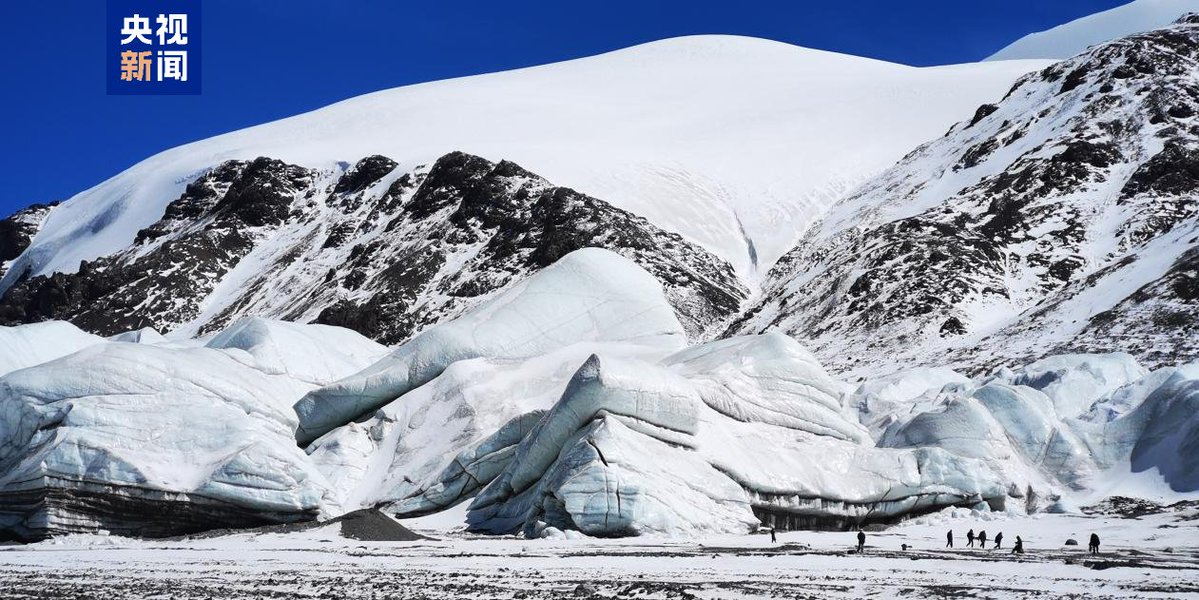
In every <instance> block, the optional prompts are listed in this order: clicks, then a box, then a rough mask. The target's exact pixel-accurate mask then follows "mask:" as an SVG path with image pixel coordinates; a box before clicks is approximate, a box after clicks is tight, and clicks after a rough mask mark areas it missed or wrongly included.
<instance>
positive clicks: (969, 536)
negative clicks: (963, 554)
mask: <svg viewBox="0 0 1199 600" xmlns="http://www.w3.org/2000/svg"><path fill="white" fill-rule="evenodd" d="M966 547H967V548H973V547H974V530H973V529H971V530H970V531H967V532H966Z"/></svg>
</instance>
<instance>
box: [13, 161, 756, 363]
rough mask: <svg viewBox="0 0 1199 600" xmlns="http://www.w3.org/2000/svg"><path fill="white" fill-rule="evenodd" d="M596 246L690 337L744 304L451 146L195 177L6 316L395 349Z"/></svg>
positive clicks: (710, 277) (605, 213)
mask: <svg viewBox="0 0 1199 600" xmlns="http://www.w3.org/2000/svg"><path fill="white" fill-rule="evenodd" d="M588 246H591V247H604V248H608V249H611V250H614V251H617V252H620V253H621V254H624V255H626V256H628V257H630V258H632V259H633V260H635V261H637V262H638V263H639V264H641V265H642V266H644V267H645V268H647V269H648V270H649V271H650V272H651V273H653V274H654V275H655V276H656V277H658V279H659V280H660V281H662V282H663V284H664V285H665V286H666V289H667V296H668V297H669V298H670V300H671V303H672V304H673V305H674V307H675V309H676V310H677V311H678V313H679V315H680V317H681V318H682V319H683V322H684V324H685V326H686V328H687V331H688V332H689V333H690V334H691V335H693V336H695V337H701V336H703V335H704V334H705V333H706V332H709V331H715V330H719V328H720V326H721V324H722V323H724V322H726V321H728V320H729V319H730V318H731V317H732V316H733V315H734V314H735V313H736V311H737V310H739V308H740V306H741V304H742V301H743V300H744V299H745V298H746V296H747V295H748V292H747V290H746V288H745V287H744V286H743V285H742V284H741V283H740V281H739V280H738V278H737V277H736V274H735V273H733V270H732V268H731V267H729V265H728V264H727V263H725V262H724V261H722V260H720V259H719V258H717V257H715V256H713V255H712V254H710V253H709V252H707V251H706V250H704V249H703V248H702V247H700V246H698V245H696V244H694V243H691V242H688V241H687V240H685V239H683V238H682V237H680V236H679V235H678V234H673V233H668V232H665V231H663V230H661V229H659V228H658V227H655V226H654V225H653V224H651V223H649V222H648V221H646V220H645V219H643V218H641V217H637V216H635V215H632V214H630V213H627V212H625V211H623V210H620V209H617V208H615V207H613V206H611V205H609V204H608V203H606V202H603V201H602V200H598V199H595V198H591V197H588V196H585V195H583V194H580V193H578V192H575V191H573V190H570V189H567V188H561V187H556V186H553V185H551V184H550V183H549V182H547V181H546V180H544V179H542V178H540V177H538V176H536V175H534V174H532V173H529V172H528V171H525V170H524V169H522V168H520V167H519V166H517V165H516V164H514V163H511V162H500V163H498V164H497V163H491V162H489V161H487V160H484V159H482V158H478V157H476V156H471V155H467V154H463V153H451V154H448V155H446V156H443V157H441V158H439V159H438V160H437V161H435V162H434V163H432V164H431V165H428V166H418V167H416V168H415V169H413V170H406V169H404V168H403V167H400V166H399V165H397V163H395V162H394V161H392V160H390V159H388V158H386V157H382V156H370V157H367V158H364V159H362V160H360V161H358V162H357V163H356V164H355V165H354V166H353V167H350V168H348V169H347V170H345V171H344V172H343V171H341V170H336V171H333V172H327V171H318V170H314V169H308V168H304V167H300V166H297V165H289V164H286V163H283V162H282V161H278V160H273V159H268V158H258V159H255V160H253V161H248V162H245V161H229V162H226V163H223V164H221V165H220V166H218V167H217V168H215V169H213V170H211V171H209V172H207V173H205V174H204V175H202V176H200V177H199V178H198V179H196V180H195V181H193V182H192V183H191V184H189V185H188V187H187V189H186V190H185V191H184V193H183V194H182V195H181V196H180V197H179V198H178V199H176V200H175V201H173V202H172V203H171V204H169V205H168V206H167V210H166V214H165V215H164V216H163V218H162V219H161V220H159V221H158V222H157V223H154V224H153V225H151V226H150V227H147V228H146V229H144V230H142V231H140V232H138V234H137V239H136V241H135V242H134V244H133V245H132V246H130V247H129V248H127V249H125V250H123V251H121V252H119V253H117V254H114V255H111V256H108V257H103V258H100V259H97V260H95V261H91V262H85V263H83V265H82V266H81V268H80V269H79V270H78V271H76V272H74V273H70V274H67V273H54V274H51V275H49V276H36V277H32V278H25V279H22V280H20V281H19V282H17V283H16V284H15V285H14V286H13V287H12V288H10V289H9V290H8V292H7V294H5V296H4V298H3V299H2V300H0V319H3V320H4V321H7V322H8V323H20V322H36V321H40V320H44V319H68V320H70V321H72V322H73V323H75V324H77V325H79V326H81V327H83V328H84V329H87V330H89V331H93V332H97V333H101V334H104V335H114V334H117V333H119V332H122V331H127V330H132V329H140V328H145V327H150V328H153V329H156V330H158V331H173V332H174V333H175V334H176V335H177V336H180V337H189V336H192V335H196V334H207V333H211V332H213V331H216V330H219V329H221V328H223V327H225V326H226V325H227V324H229V323H230V322H232V321H233V320H235V319H236V318H238V317H240V316H245V315H250V316H265V317H273V318H280V319H287V320H293V321H300V322H310V321H316V322H320V323H328V324H334V325H342V326H345V327H349V328H351V329H354V330H356V331H359V332H360V333H363V334H365V335H368V336H370V337H372V338H374V339H376V340H379V341H382V342H385V343H397V342H400V341H403V340H406V339H408V337H410V336H411V335H413V334H414V333H417V332H419V331H420V330H421V329H423V328H425V327H427V326H429V325H431V324H434V323H437V322H440V321H443V320H446V319H448V318H451V317H454V316H456V315H458V314H461V313H462V312H463V311H464V310H465V309H467V308H469V307H472V306H475V305H477V304H479V303H480V302H482V301H483V300H485V299H486V298H488V297H489V296H491V295H493V294H495V293H497V292H499V291H500V290H503V289H505V288H507V287H509V286H511V285H513V284H515V283H516V282H518V281H520V280H521V279H523V278H525V277H527V276H528V275H530V274H532V273H535V272H536V271H537V270H539V269H541V268H543V267H545V266H547V265H549V264H550V263H552V262H554V261H555V260H557V259H558V258H560V257H561V256H563V255H565V254H567V253H569V252H571V251H573V250H577V249H579V248H583V247H588Z"/></svg>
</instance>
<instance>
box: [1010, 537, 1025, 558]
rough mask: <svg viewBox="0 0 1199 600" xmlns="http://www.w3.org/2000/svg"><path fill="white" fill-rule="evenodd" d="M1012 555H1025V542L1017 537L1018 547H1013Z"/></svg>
mask: <svg viewBox="0 0 1199 600" xmlns="http://www.w3.org/2000/svg"><path fill="white" fill-rule="evenodd" d="M1012 554H1024V540H1022V539H1020V536H1016V545H1015V546H1012Z"/></svg>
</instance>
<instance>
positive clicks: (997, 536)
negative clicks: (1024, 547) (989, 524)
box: [995, 531, 1003, 548]
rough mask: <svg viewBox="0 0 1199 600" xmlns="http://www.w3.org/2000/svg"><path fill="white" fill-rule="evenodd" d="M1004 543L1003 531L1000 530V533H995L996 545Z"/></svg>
mask: <svg viewBox="0 0 1199 600" xmlns="http://www.w3.org/2000/svg"><path fill="white" fill-rule="evenodd" d="M1002 543H1003V532H1002V531H1000V532H999V533H997V534H995V547H996V548H998V547H999V545H1000V544H1002Z"/></svg>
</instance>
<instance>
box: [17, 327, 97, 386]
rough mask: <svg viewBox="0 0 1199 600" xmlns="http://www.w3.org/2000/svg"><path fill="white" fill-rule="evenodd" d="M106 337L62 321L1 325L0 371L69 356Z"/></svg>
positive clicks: (22, 367)
mask: <svg viewBox="0 0 1199 600" xmlns="http://www.w3.org/2000/svg"><path fill="white" fill-rule="evenodd" d="M103 341H104V340H103V338H100V337H99V336H95V335H92V334H90V333H87V332H85V331H82V330H80V329H79V328H78V327H76V326H74V325H72V324H70V323H66V322H63V321H48V322H45V323H30V324H29V325H19V326H17V327H0V375H4V374H5V373H8V372H10V371H16V370H17V369H24V368H25V367H32V366H33V365H38V364H41V363H44V362H47V361H51V360H54V359H56V358H59V357H61V356H66V355H68V354H70V353H72V352H75V351H76V350H82V349H83V348H86V347H88V346H91V345H93V344H99V343H100V342H103Z"/></svg>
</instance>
